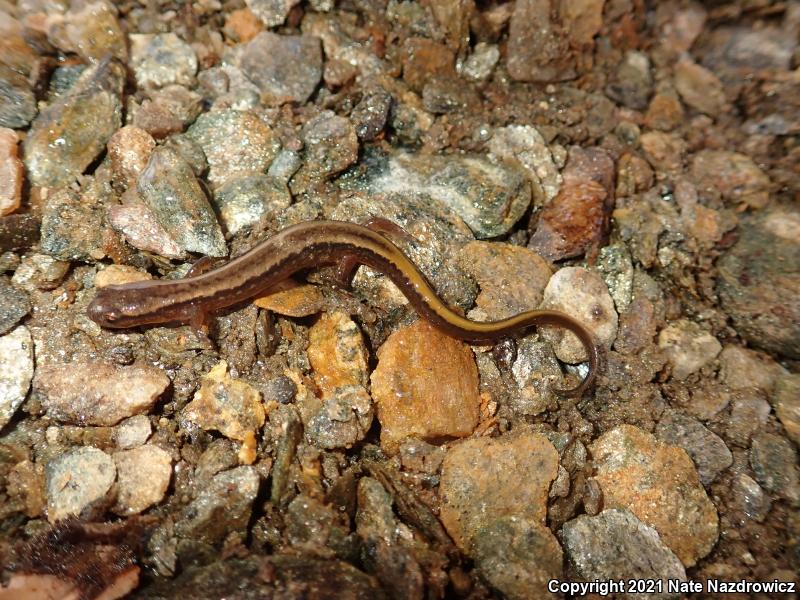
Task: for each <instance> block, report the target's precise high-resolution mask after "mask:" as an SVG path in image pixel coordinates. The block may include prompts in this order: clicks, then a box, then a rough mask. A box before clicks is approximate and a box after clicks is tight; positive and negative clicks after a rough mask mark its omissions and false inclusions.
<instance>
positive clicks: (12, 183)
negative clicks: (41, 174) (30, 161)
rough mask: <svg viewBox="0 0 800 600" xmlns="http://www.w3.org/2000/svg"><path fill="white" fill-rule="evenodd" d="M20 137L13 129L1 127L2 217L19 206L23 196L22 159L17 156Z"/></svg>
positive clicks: (0, 179)
mask: <svg viewBox="0 0 800 600" xmlns="http://www.w3.org/2000/svg"><path fill="white" fill-rule="evenodd" d="M17 142H19V137H18V136H17V133H16V132H15V131H14V130H13V129H8V128H6V127H0V217H1V216H5V215H10V214H11V213H13V212H14V211H15V210H17V209H18V208H19V204H20V200H21V198H22V176H23V175H22V161H21V160H20V159H19V158H17Z"/></svg>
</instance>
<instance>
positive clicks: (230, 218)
mask: <svg viewBox="0 0 800 600" xmlns="http://www.w3.org/2000/svg"><path fill="white" fill-rule="evenodd" d="M213 202H214V205H215V206H216V208H217V211H218V214H219V217H220V220H221V221H222V224H223V226H224V227H225V231H226V232H227V233H228V234H229V235H235V234H236V233H238V232H239V231H241V230H242V229H245V228H247V227H251V226H253V225H255V224H256V223H258V222H259V221H260V220H261V219H262V217H263V216H264V215H266V214H269V213H273V212H277V211H279V210H282V209H284V208H286V207H288V206H289V205H290V204H291V203H292V196H291V194H290V193H289V188H287V187H286V184H285V183H283V182H281V181H279V180H277V179H275V178H273V177H270V176H269V175H260V174H255V175H241V176H238V177H231V178H230V179H228V180H227V181H226V182H225V183H224V184H222V185H221V186H220V187H219V188H218V189H217V190H216V192H215V193H214V201H213Z"/></svg>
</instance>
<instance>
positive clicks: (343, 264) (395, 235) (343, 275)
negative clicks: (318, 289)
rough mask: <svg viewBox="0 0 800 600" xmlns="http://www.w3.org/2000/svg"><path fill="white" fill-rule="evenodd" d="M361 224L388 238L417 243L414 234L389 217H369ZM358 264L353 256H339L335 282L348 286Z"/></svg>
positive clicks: (412, 243)
mask: <svg viewBox="0 0 800 600" xmlns="http://www.w3.org/2000/svg"><path fill="white" fill-rule="evenodd" d="M363 225H364V227H367V228H368V229H371V230H372V231H376V232H378V233H380V234H381V235H385V236H386V237H388V238H390V239H393V240H402V241H403V242H405V243H407V244H411V245H414V244H416V243H417V240H416V239H415V238H414V236H412V235H411V234H410V233H408V232H407V231H406V230H405V229H403V228H402V227H400V225H398V224H397V223H395V222H394V221H390V220H389V219H385V218H383V217H370V218H369V219H368V220H367V221H365V222H364V223H363ZM359 264H360V263H359V261H358V259H357V258H356V257H355V256H352V255H349V256H344V257H343V258H341V259H340V260H339V262H338V263H337V264H336V269H335V272H334V275H333V277H334V279H335V281H336V283H337V284H338V285H339V286H341V287H350V284H351V283H352V281H353V276H354V275H355V273H356V269H357V268H358V266H359Z"/></svg>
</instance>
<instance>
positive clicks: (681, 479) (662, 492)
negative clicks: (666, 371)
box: [591, 425, 719, 567]
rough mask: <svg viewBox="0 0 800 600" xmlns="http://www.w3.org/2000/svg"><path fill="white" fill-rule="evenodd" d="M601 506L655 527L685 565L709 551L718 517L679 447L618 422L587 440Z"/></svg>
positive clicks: (690, 564)
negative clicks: (590, 441)
mask: <svg viewBox="0 0 800 600" xmlns="http://www.w3.org/2000/svg"><path fill="white" fill-rule="evenodd" d="M591 453H592V456H593V457H594V462H595V465H596V469H597V473H596V475H595V479H597V482H598V483H599V484H600V487H601V488H602V489H603V498H604V502H605V507H606V508H627V509H628V510H630V511H631V512H632V513H633V514H634V515H636V517H637V518H638V519H639V520H640V521H642V522H643V523H646V524H647V525H650V526H651V527H653V528H655V530H656V531H658V533H659V535H660V536H661V539H662V540H663V541H664V543H665V544H666V545H667V546H669V548H670V550H672V551H673V552H674V553H675V555H676V556H677V557H678V558H679V559H681V562H682V563H683V564H684V565H686V566H687V567H691V566H693V565H694V564H695V563H696V562H697V560H698V559H700V558H702V557H704V556H705V555H706V554H708V553H709V552H710V551H711V548H713V546H714V544H715V543H716V541H717V536H718V521H719V519H718V517H717V510H716V508H714V504H713V503H712V502H711V500H709V498H708V496H707V495H706V491H705V489H704V488H703V485H702V484H701V483H700V476H699V475H698V474H697V469H696V468H695V466H694V463H693V462H692V459H691V458H689V455H688V454H686V451H685V450H684V449H683V448H678V447H676V446H668V445H666V444H663V443H661V442H659V441H658V440H657V439H656V438H655V437H654V436H653V435H651V434H649V433H647V432H646V431H643V430H641V429H639V428H638V427H634V426H633V425H620V426H619V427H617V428H616V429H613V430H612V431H609V432H607V433H605V434H603V436H601V437H600V438H599V439H597V441H595V442H594V444H592V447H591Z"/></svg>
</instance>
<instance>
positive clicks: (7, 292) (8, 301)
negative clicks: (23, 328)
mask: <svg viewBox="0 0 800 600" xmlns="http://www.w3.org/2000/svg"><path fill="white" fill-rule="evenodd" d="M30 311H31V301H30V299H29V298H28V294H26V293H25V292H24V291H22V290H21V289H19V288H17V287H16V286H14V285H12V282H11V280H9V279H8V277H2V276H0V335H4V334H6V333H8V332H9V331H11V330H12V329H13V328H14V327H15V326H16V325H17V323H19V322H20V321H21V320H22V319H23V318H25V315H27V314H28V313H29V312H30Z"/></svg>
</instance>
